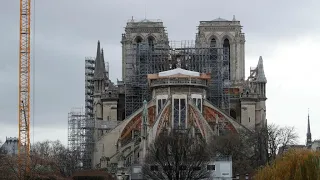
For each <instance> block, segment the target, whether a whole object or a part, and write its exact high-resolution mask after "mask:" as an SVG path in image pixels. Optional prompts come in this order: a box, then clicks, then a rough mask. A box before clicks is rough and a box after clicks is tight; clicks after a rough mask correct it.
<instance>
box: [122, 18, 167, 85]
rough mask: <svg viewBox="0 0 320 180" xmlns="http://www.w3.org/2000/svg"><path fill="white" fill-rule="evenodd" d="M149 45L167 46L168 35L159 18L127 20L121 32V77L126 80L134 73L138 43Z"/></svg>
mask: <svg viewBox="0 0 320 180" xmlns="http://www.w3.org/2000/svg"><path fill="white" fill-rule="evenodd" d="M141 43H146V44H148V45H149V46H151V47H153V48H154V46H155V45H157V46H167V45H168V44H169V42H168V35H167V33H166V30H165V27H164V25H163V22H162V21H160V20H148V19H144V20H135V19H133V18H132V19H131V20H129V22H127V26H126V27H125V33H124V34H122V40H121V44H122V79H123V81H127V80H128V78H129V79H130V76H132V75H133V73H134V68H135V58H136V54H137V47H139V44H141Z"/></svg>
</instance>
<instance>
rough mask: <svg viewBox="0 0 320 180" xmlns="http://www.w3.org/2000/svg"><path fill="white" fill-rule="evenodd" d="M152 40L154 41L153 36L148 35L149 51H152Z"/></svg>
mask: <svg viewBox="0 0 320 180" xmlns="http://www.w3.org/2000/svg"><path fill="white" fill-rule="evenodd" d="M154 41H155V39H154V37H152V36H149V37H148V45H149V48H150V49H151V51H154Z"/></svg>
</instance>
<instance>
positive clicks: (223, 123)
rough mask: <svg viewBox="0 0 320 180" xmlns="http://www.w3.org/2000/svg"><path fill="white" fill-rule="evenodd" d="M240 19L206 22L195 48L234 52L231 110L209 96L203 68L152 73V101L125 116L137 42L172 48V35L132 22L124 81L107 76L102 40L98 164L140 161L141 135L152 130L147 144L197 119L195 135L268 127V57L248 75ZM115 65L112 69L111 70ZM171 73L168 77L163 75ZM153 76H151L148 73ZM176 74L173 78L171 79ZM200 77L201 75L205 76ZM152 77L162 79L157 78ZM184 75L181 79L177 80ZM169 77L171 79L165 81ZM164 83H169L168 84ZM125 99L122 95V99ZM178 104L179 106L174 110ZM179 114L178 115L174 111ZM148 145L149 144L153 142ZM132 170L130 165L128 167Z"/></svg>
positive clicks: (97, 75) (97, 82)
mask: <svg viewBox="0 0 320 180" xmlns="http://www.w3.org/2000/svg"><path fill="white" fill-rule="evenodd" d="M241 28H242V26H241V24H240V21H237V20H236V19H235V18H233V20H231V21H228V20H225V19H222V18H218V19H215V20H212V21H201V22H200V25H199V31H198V33H197V35H196V41H195V45H196V47H208V46H215V47H224V46H228V47H229V49H230V51H229V52H228V53H230V54H229V56H228V57H230V60H229V61H230V82H231V86H230V89H227V91H228V93H230V99H231V101H230V112H228V113H226V112H224V111H222V110H221V109H219V108H218V107H215V106H214V105H212V104H211V103H210V102H209V101H208V100H207V91H206V88H207V84H206V81H207V80H208V79H206V78H203V77H205V76H206V75H205V74H201V73H199V72H191V71H187V70H184V69H181V68H179V67H178V68H176V69H172V70H169V71H170V72H169V71H166V72H160V73H156V74H150V75H148V79H149V84H148V85H149V88H150V91H151V92H152V93H151V96H152V98H151V100H150V101H149V102H146V104H145V105H144V106H142V107H141V108H140V109H139V110H137V111H135V112H133V113H132V114H131V115H129V116H128V117H127V118H126V119H124V120H123V117H124V115H123V114H124V107H125V106H124V98H123V94H124V91H125V88H124V87H125V85H126V82H128V81H130V77H131V76H132V75H133V73H134V72H133V66H134V61H135V57H134V56H133V55H134V53H135V52H131V51H132V50H134V48H132V46H135V45H136V44H138V43H140V42H148V43H149V45H150V44H151V45H155V46H169V42H168V35H167V33H166V31H165V28H164V26H163V23H162V22H157V21H149V20H144V21H135V20H131V21H130V22H128V23H127V26H126V28H125V34H123V35H122V41H121V43H122V48H123V49H122V58H123V59H122V78H123V82H118V85H117V86H116V85H114V84H113V83H112V82H111V81H110V80H109V79H108V77H107V76H106V75H105V67H104V57H103V52H102V51H101V49H100V44H99V43H98V48H97V56H96V62H95V72H94V78H93V79H94V94H93V97H94V98H93V99H94V100H93V106H94V107H93V111H94V119H95V122H96V124H104V125H107V126H105V127H97V128H96V129H95V138H94V139H95V152H94V157H93V166H94V167H101V168H102V167H109V166H119V167H128V166H130V165H132V164H135V163H139V162H140V159H141V156H142V154H143V153H142V151H143V148H145V147H144V146H143V145H142V143H141V142H140V143H139V142H138V141H137V139H138V138H139V137H140V136H142V133H147V134H148V139H149V141H148V143H151V142H152V140H154V138H155V137H156V136H157V133H158V132H159V131H161V129H163V128H167V129H169V130H170V129H172V128H176V127H181V126H183V127H184V128H189V122H191V121H192V122H196V123H195V124H197V125H194V126H190V128H193V129H194V132H195V134H197V133H198V134H200V135H201V136H202V137H204V138H209V137H210V136H211V135H214V134H224V133H228V131H234V132H237V131H238V130H240V129H245V130H251V131H254V130H257V128H260V127H262V126H265V125H266V99H267V98H266V83H267V80H266V77H265V74H264V68H263V60H262V57H260V59H259V61H258V65H257V66H256V67H254V68H251V69H250V76H249V77H248V78H247V79H245V36H244V33H242V32H241ZM111 69H112V68H111ZM166 73H167V74H168V73H169V74H170V75H167V76H168V79H166V78H164V77H162V78H159V76H161V74H162V75H163V74H166ZM197 73H198V74H199V77H198V76H197V75H195V74H197ZM149 76H150V77H149ZM171 76H174V77H171ZM200 76H201V77H200ZM152 77H157V78H154V79H152ZM174 79H179V81H175V82H174V81H173V80H174ZM164 81H167V82H164ZM163 83H165V84H163ZM121 97H122V98H121ZM175 108H178V109H175ZM178 111H179V112H181V111H182V112H185V114H183V115H182V114H181V113H179V115H178V116H175V112H178ZM145 116H147V121H148V122H147V124H148V127H147V130H142V129H143V123H142V121H143V118H144V117H145ZM148 143H147V144H148ZM127 170H128V169H127Z"/></svg>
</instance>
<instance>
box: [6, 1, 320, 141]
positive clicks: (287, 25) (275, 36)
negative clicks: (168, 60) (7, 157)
mask: <svg viewBox="0 0 320 180" xmlns="http://www.w3.org/2000/svg"><path fill="white" fill-rule="evenodd" d="M33 1H35V2H36V5H35V14H34V15H35V17H33V20H35V29H33V31H35V39H34V42H35V45H34V46H33V48H34V49H33V50H34V51H35V54H34V55H35V62H33V64H35V66H36V68H35V76H36V77H35V79H36V81H35V105H34V106H33V108H34V111H35V114H33V117H32V120H34V128H33V127H32V130H31V132H32V137H33V135H34V140H35V141H38V140H44V139H51V140H56V139H59V140H61V141H62V142H63V143H64V144H67V118H68V112H69V111H70V109H71V108H72V107H82V106H83V105H84V58H85V57H86V56H95V52H96V43H97V41H98V40H100V41H101V45H102V47H103V48H104V50H105V51H104V52H105V59H107V61H109V62H110V76H111V79H112V80H114V81H115V80H116V79H117V78H118V79H120V78H121V44H120V40H121V34H122V33H123V32H124V26H125V25H126V22H127V21H128V19H131V17H132V16H133V17H134V18H136V19H143V18H145V15H146V17H147V18H148V19H161V20H162V21H163V22H164V25H165V26H166V27H167V31H168V34H169V38H170V40H176V41H180V40H194V38H195V33H196V27H197V25H198V24H199V21H201V20H212V19H215V18H218V17H221V18H225V19H230V20H231V19H232V16H233V15H235V16H236V19H238V20H240V21H241V24H242V25H243V27H244V28H243V32H244V33H246V74H248V73H249V68H250V66H256V64H257V62H258V59H259V56H260V55H261V56H263V59H264V67H265V74H266V76H267V79H268V84H267V96H268V100H267V119H268V122H272V123H276V124H279V125H282V126H283V125H288V126H295V127H296V129H297V131H298V133H299V136H300V143H305V134H306V129H307V113H308V108H310V118H311V125H312V127H311V130H312V135H313V138H319V139H320V131H317V127H320V121H319V120H320V111H319V109H318V110H317V107H318V108H319V105H318V106H317V104H318V102H319V101H320V93H319V92H318V91H319V89H320V83H319V79H318V77H319V76H320V71H319V66H320V62H319V61H320V59H319V54H318V52H319V50H320V35H319V32H320V21H319V16H320V11H319V10H320V1H319V0H306V1H299V0H281V1H276V0H269V1H257V0H247V1H239V0H233V1H229V0H224V1H212V0H198V1H195V0H174V1H172V0H171V1H169V0H162V1H154V0H113V1H112V0H91V1H88V0H54V1H52V0H33ZM32 12H33V11H32ZM18 47H19V0H0V140H2V141H4V140H5V137H6V136H8V137H10V136H11V137H13V136H18V118H17V115H18V108H17V102H18V57H19V54H18V52H19V49H18ZM32 141H33V138H32V139H31V142H32Z"/></svg>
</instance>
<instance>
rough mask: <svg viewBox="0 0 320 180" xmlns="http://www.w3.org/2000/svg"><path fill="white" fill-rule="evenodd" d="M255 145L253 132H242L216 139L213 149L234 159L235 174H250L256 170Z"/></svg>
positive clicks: (227, 134)
mask: <svg viewBox="0 0 320 180" xmlns="http://www.w3.org/2000/svg"><path fill="white" fill-rule="evenodd" d="M255 145H256V144H255V138H254V134H253V133H252V132H245V131H240V132H239V133H226V134H225V135H223V136H216V137H214V139H213V142H212V149H213V150H214V151H215V152H216V153H217V154H222V155H224V156H231V157H232V168H233V173H234V174H239V173H250V172H252V171H253V170H254V169H255V163H254V162H255V159H256V154H255V153H256V151H255Z"/></svg>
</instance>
